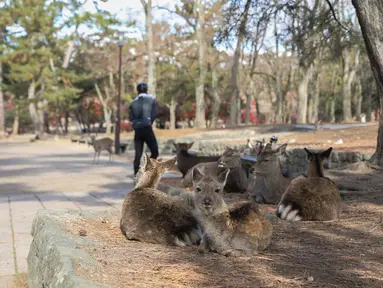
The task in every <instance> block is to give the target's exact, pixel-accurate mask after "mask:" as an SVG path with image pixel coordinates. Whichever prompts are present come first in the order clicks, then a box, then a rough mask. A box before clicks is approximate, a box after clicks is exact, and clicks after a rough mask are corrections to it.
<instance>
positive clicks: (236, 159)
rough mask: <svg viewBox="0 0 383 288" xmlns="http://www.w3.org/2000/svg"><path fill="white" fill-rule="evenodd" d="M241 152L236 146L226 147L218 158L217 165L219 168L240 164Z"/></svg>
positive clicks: (233, 166)
mask: <svg viewBox="0 0 383 288" xmlns="http://www.w3.org/2000/svg"><path fill="white" fill-rule="evenodd" d="M242 154H243V152H242V151H241V150H238V149H236V148H229V147H227V148H226V150H225V152H223V155H222V157H221V158H219V160H218V167H220V168H230V169H231V168H235V167H238V166H239V165H240V164H241V155H242Z"/></svg>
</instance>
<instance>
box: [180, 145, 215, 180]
mask: <svg viewBox="0 0 383 288" xmlns="http://www.w3.org/2000/svg"><path fill="white" fill-rule="evenodd" d="M193 144H194V142H192V143H189V144H188V143H173V145H174V147H175V149H176V153H177V167H178V170H179V171H180V172H181V173H182V178H184V177H185V175H186V173H187V172H188V171H189V170H190V169H191V168H193V167H194V166H195V165H197V164H199V163H205V162H215V161H217V160H218V159H219V158H220V157H221V156H198V155H193V154H190V153H189V152H188V150H189V149H190V148H191V147H192V146H193Z"/></svg>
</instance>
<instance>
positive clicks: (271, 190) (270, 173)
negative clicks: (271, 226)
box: [252, 143, 292, 204]
mask: <svg viewBox="0 0 383 288" xmlns="http://www.w3.org/2000/svg"><path fill="white" fill-rule="evenodd" d="M286 147H287V144H283V145H281V146H279V147H278V148H277V149H275V150H273V149H272V144H270V143H268V144H267V145H266V147H265V148H264V149H263V151H262V153H261V154H259V156H258V158H257V162H256V163H255V164H254V165H253V167H252V170H253V174H254V175H255V176H256V178H257V179H256V180H257V183H258V186H257V187H256V188H258V189H259V191H256V196H255V201H256V202H259V203H268V204H278V203H279V201H280V200H281V196H282V194H283V192H285V190H286V188H287V186H289V184H290V183H291V180H292V179H291V178H288V177H286V176H285V175H284V174H283V173H282V170H281V166H280V162H279V157H280V156H282V155H283V154H284V153H285V151H286ZM257 183H256V184H257Z"/></svg>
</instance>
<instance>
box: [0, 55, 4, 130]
mask: <svg viewBox="0 0 383 288" xmlns="http://www.w3.org/2000/svg"><path fill="white" fill-rule="evenodd" d="M2 85H3V63H1V62H0V135H3V134H4V132H5V113H4V94H3V89H2Z"/></svg>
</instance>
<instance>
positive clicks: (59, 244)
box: [27, 210, 117, 288]
mask: <svg viewBox="0 0 383 288" xmlns="http://www.w3.org/2000/svg"><path fill="white" fill-rule="evenodd" d="M110 213H113V212H110ZM115 213H117V212H115ZM101 215H103V216H105V215H106V214H105V212H90V211H89V212H86V211H49V210H39V211H38V213H37V215H36V217H35V219H34V221H33V225H32V236H33V242H32V244H31V247H30V250H29V254H28V258H27V262H28V276H27V283H28V286H29V287H60V288H75V287H85V288H87V287H89V288H90V287H102V286H100V285H99V284H97V283H94V282H92V281H90V280H88V279H85V278H83V277H80V276H78V275H76V274H75V269H74V263H76V265H81V266H83V267H87V266H88V267H89V265H92V264H93V263H95V261H96V260H94V259H93V258H91V257H90V256H89V255H88V254H87V253H85V252H83V251H82V250H79V249H76V247H77V246H78V245H90V244H91V245H100V244H98V243H97V242H94V241H91V240H89V239H87V238H84V237H79V236H72V235H70V234H69V233H68V232H67V231H66V228H65V226H64V223H63V222H64V221H65V220H64V219H68V220H73V219H75V218H76V217H79V216H85V217H87V218H89V219H99V217H100V216H101Z"/></svg>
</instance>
